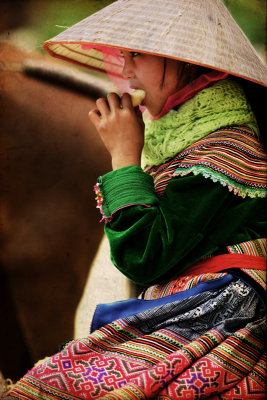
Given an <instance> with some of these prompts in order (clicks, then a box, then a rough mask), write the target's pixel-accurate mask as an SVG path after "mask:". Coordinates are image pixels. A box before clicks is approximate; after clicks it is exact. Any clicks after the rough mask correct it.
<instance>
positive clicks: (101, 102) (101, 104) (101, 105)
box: [96, 97, 110, 116]
mask: <svg viewBox="0 0 267 400" xmlns="http://www.w3.org/2000/svg"><path fill="white" fill-rule="evenodd" d="M96 106H97V109H98V110H99V112H100V114H101V115H103V116H106V115H107V114H109V113H110V108H109V104H108V102H107V100H106V99H104V98H103V97H101V98H100V99H97V100H96Z"/></svg>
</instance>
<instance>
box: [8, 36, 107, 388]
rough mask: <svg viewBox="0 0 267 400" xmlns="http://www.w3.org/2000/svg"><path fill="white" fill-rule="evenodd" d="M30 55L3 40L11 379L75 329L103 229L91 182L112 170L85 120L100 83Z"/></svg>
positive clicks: (65, 338) (66, 338)
mask: <svg viewBox="0 0 267 400" xmlns="http://www.w3.org/2000/svg"><path fill="white" fill-rule="evenodd" d="M26 58H27V59H28V58H29V54H28V53H25V52H23V51H21V50H19V49H18V48H15V47H12V46H10V45H7V44H3V43H2V44H0V63H1V69H2V70H1V71H0V73H1V80H0V90H1V95H0V120H1V181H2V183H1V186H2V194H1V196H2V198H1V210H0V217H1V231H2V232H1V233H2V243H1V270H0V272H1V275H2V283H1V285H2V286H3V287H2V290H1V293H2V295H1V296H2V297H3V299H2V298H1V300H2V302H1V304H2V305H3V304H5V305H3V306H2V305H1V308H2V318H1V333H0V346H1V347H2V348H1V349H0V354H1V356H0V370H2V372H3V374H4V375H5V376H7V377H10V378H12V379H14V380H16V379H18V378H19V377H20V376H21V375H22V374H24V373H25V372H26V370H27V368H30V367H31V366H32V364H33V362H35V361H37V360H39V359H40V358H43V357H44V356H47V355H49V354H51V353H54V352H56V351H57V346H58V345H59V344H60V343H62V342H64V341H66V340H68V339H70V338H72V336H73V324H74V314H75V309H76V307H77V304H78V302H79V300H80V297H81V295H82V291H83V287H84V284H85V281H86V277H87V274H88V270H89V268H90V263H91V261H92V260H93V257H94V255H95V253H96V250H97V247H98V244H99V242H100V240H101V238H102V235H103V225H102V224H99V222H98V221H99V213H98V210H97V209H96V207H95V199H94V192H93V185H94V183H95V181H96V178H97V177H98V176H99V175H101V174H103V173H105V172H107V171H108V170H110V160H109V156H108V154H107V152H106V150H105V148H104V146H103V145H102V143H101V141H100V139H99V137H98V135H97V133H96V131H95V129H94V127H93V126H92V125H91V123H90V121H89V119H88V111H89V110H90V108H92V107H94V102H95V96H97V95H99V93H97V90H96V92H94V90H92V96H89V95H84V94H80V93H77V92H76V93H75V92H74V91H72V90H70V89H66V88H63V87H60V86H56V85H51V84H49V83H47V82H45V81H40V80H36V79H34V78H32V77H29V76H27V75H25V74H24V73H23V72H21V69H22V65H23V62H24V61H25V60H26ZM31 59H32V60H35V61H36V60H38V61H40V63H41V62H42V63H43V62H46V61H45V60H46V57H43V56H41V55H39V54H33V55H31ZM49 62H51V60H49ZM54 62H55V61H54ZM56 63H58V61H56ZM42 65H45V64H42ZM56 65H59V64H56ZM68 68H69V67H68ZM70 68H72V67H70ZM61 84H62V82H61ZM63 84H64V82H63ZM103 85H104V83H103ZM74 86H75V85H74ZM104 86H105V85H104ZM104 86H103V88H104V89H103V90H104V91H105V87H104ZM92 88H93V86H92ZM3 302H4V303H3Z"/></svg>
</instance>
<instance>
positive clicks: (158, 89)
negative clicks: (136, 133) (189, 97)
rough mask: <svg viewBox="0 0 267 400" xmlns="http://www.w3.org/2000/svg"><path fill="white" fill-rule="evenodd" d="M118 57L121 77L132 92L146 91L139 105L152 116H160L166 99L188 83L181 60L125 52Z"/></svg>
mask: <svg viewBox="0 0 267 400" xmlns="http://www.w3.org/2000/svg"><path fill="white" fill-rule="evenodd" d="M121 55H122V57H123V58H124V67H123V71H122V75H123V77H124V78H126V79H128V80H129V86H130V88H131V89H143V90H145V92H146V97H145V99H144V101H143V102H142V105H144V106H145V107H146V108H147V109H148V111H149V112H150V114H151V115H157V114H159V112H160V111H161V109H162V107H163V106H164V104H165V102H166V100H167V99H168V97H169V96H170V95H172V94H174V93H175V92H177V91H178V90H179V89H181V88H182V87H184V86H185V85H186V84H187V82H188V77H187V76H186V75H187V74H185V73H184V72H185V63H183V62H181V61H177V60H172V59H169V58H164V57H159V56H154V55H151V54H143V53H137V52H128V51H122V52H121Z"/></svg>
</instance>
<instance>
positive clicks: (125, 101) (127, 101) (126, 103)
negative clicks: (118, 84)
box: [121, 93, 133, 108]
mask: <svg viewBox="0 0 267 400" xmlns="http://www.w3.org/2000/svg"><path fill="white" fill-rule="evenodd" d="M121 104H122V108H133V105H132V100H131V96H130V95H129V93H123V95H122V97H121Z"/></svg>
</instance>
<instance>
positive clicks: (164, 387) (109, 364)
mask: <svg viewBox="0 0 267 400" xmlns="http://www.w3.org/2000/svg"><path fill="white" fill-rule="evenodd" d="M110 325H114V329H115V330H116V324H110ZM125 328H126V330H127V329H129V330H130V331H131V327H127V325H125ZM117 333H118V332H117ZM135 333H137V331H136V332H135ZM106 335H107V336H106V339H108V341H107V343H108V342H109V345H107V347H109V349H110V351H109V352H105V353H103V352H102V351H100V348H98V347H96V346H94V344H93V343H92V342H91V341H90V337H89V338H88V339H84V340H79V341H78V340H76V341H73V342H72V343H70V344H69V345H68V346H67V347H66V348H65V350H64V351H62V352H61V353H58V354H57V355H55V356H53V357H51V359H49V360H48V361H45V362H44V363H43V364H42V365H41V366H39V367H37V368H36V369H35V370H33V371H32V372H31V373H29V374H28V375H27V376H26V377H24V379H22V380H21V381H20V382H19V383H18V384H17V385H16V388H15V390H14V391H13V393H12V396H11V395H10V396H8V397H7V399H15V398H16V399H18V398H20V399H38V398H41V399H45V400H58V399H65V400H74V399H102V400H103V399H106V400H107V399H109V400H111V399H113V400H115V399H116V400H122V399H127V400H136V399H141V400H142V399H144V400H145V399H165V400H173V399H187V398H189V399H205V398H209V399H213V400H215V399H219V398H220V399H232V400H233V399H242V400H246V399H251V400H252V399H253V400H257V399H265V378H266V359H265V355H264V356H263V355H262V346H263V343H262V342H261V341H259V340H258V339H257V337H255V336H254V335H253V334H252V333H251V332H250V330H248V329H240V330H239V331H237V332H235V333H234V334H232V335H231V336H229V337H228V338H225V337H223V335H222V334H221V333H220V332H219V331H217V330H216V329H211V330H210V331H208V332H207V333H205V334H204V335H201V336H200V337H199V338H198V339H196V340H194V341H192V342H188V341H187V340H185V339H183V338H182V337H179V336H178V335H175V334H174V333H173V332H171V331H170V332H168V331H167V330H166V331H165V332H164V330H162V331H159V332H158V334H157V336H154V340H153V341H152V340H151V341H150V342H149V340H148V341H147V343H146V346H144V347H142V346H140V347H139V350H138V351H137V348H136V346H134V343H135V340H134V339H133V341H130V342H129V344H128V354H127V352H125V354H122V353H120V357H118V354H116V346H114V344H113V339H114V335H113V333H112V329H110V330H109V335H108V333H107V332H106ZM91 336H92V335H91ZM129 336H131V335H126V337H127V338H128V339H129ZM138 336H139V338H140V339H141V336H142V333H141V332H139V335H138ZM155 338H157V341H155ZM170 338H172V339H171V340H170ZM124 339H125V338H124V334H123V332H122V336H121V342H122V341H123V340H124ZM132 343H133V347H132V348H131V344H132ZM165 343H168V345H170V344H171V347H172V348H171V347H168V346H166V345H165ZM155 345H156V346H157V345H158V346H159V347H162V348H163V349H164V354H163V353H162V355H161V356H160V357H155V359H154V361H153V362H152V363H151V360H148V358H149V357H147V349H149V347H150V348H151V349H153V348H154V347H155ZM112 347H113V351H112ZM39 377H40V378H41V379H40V378H39ZM40 393H41V394H40ZM217 394H220V397H217ZM39 395H40V397H39ZM235 396H237V397H235Z"/></svg>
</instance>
